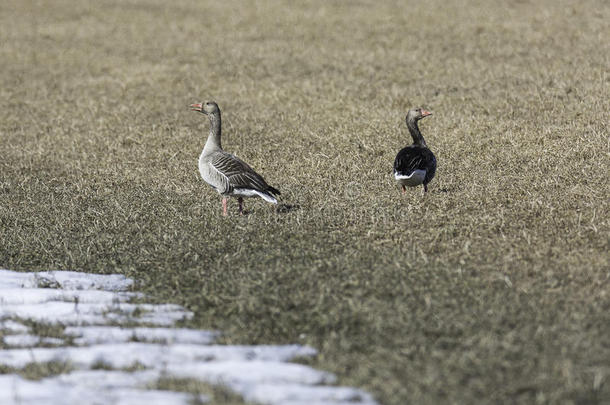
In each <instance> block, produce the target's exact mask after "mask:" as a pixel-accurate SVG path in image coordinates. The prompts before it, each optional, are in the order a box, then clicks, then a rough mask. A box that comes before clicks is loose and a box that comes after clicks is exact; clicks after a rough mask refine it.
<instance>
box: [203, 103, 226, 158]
mask: <svg viewBox="0 0 610 405" xmlns="http://www.w3.org/2000/svg"><path fill="white" fill-rule="evenodd" d="M209 118H210V132H209V135H208V140H207V141H206V143H205V148H204V150H213V149H222V146H221V144H220V131H221V126H220V112H218V113H216V114H210V115H209Z"/></svg>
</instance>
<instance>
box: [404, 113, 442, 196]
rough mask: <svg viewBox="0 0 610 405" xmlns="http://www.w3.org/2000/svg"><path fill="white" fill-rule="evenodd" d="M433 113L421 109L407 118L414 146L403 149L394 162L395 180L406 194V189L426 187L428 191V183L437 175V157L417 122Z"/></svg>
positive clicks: (425, 189) (425, 190)
mask: <svg viewBox="0 0 610 405" xmlns="http://www.w3.org/2000/svg"><path fill="white" fill-rule="evenodd" d="M431 114H432V113H431V112H429V111H426V110H423V109H421V108H414V109H412V110H409V112H408V113H407V117H406V122H407V128H408V129H409V133H410V134H411V137H412V138H413V144H411V145H409V146H406V147H405V148H403V149H401V150H400V152H398V154H397V155H396V159H395V160H394V178H395V179H396V181H397V182H398V184H400V186H401V187H402V192H403V193H405V192H406V187H416V186H419V185H421V184H423V186H424V193H425V192H427V191H428V183H429V182H430V181H431V180H432V178H433V177H434V174H435V173H436V157H435V156H434V154H433V153H432V151H431V150H430V149H429V148H428V145H426V141H425V140H424V137H423V136H422V134H421V132H420V130H419V127H418V125H417V122H418V121H419V120H421V119H422V118H424V117H427V116H428V115H431Z"/></svg>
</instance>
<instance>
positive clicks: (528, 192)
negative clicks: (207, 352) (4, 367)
mask: <svg viewBox="0 0 610 405" xmlns="http://www.w3.org/2000/svg"><path fill="white" fill-rule="evenodd" d="M608 21H610V8H609V7H608V5H607V3H606V2H605V1H603V0H598V1H594V0H591V1H588V0H585V1H581V2H578V3H575V2H570V1H550V0H549V1H546V0H542V1H537V2H533V1H527V0H523V1H489V2H479V1H471V2H468V3H467V4H463V2H457V1H447V2H444V1H443V2H441V1H429V2H421V1H420V2H408V3H404V2H390V1H388V2H382V3H380V2H369V1H354V2H339V1H333V2H314V1H307V2H301V3H299V4H293V3H292V2H281V1H268V2H267V1H266V2H259V3H256V4H254V3H252V4H250V3H248V4H244V3H235V4H229V3H227V2H194V1H176V2H166V1H160V0H149V1H144V0H132V1H111V0H102V1H96V2H94V3H89V2H71V1H54V2H52V3H42V2H37V1H24V2H18V1H13V0H9V1H4V2H2V4H1V5H0V35H1V36H0V38H2V42H1V43H0V71H1V72H2V73H1V74H0V89H1V90H0V91H1V92H2V97H0V136H1V141H2V143H1V144H0V148H1V149H0V151H1V152H2V160H1V161H0V238H1V243H0V265H1V266H3V267H8V268H14V269H28V270H32V269H49V268H61V269H77V270H83V271H95V272H103V273H108V272H121V273H124V274H126V275H128V276H130V277H134V278H136V279H137V280H139V281H141V282H142V284H143V286H144V288H145V291H146V292H147V293H148V294H151V295H153V296H154V297H156V298H157V299H158V300H160V301H161V300H163V301H167V300H172V301H174V302H177V303H180V304H183V305H186V306H187V307H189V308H190V309H192V310H194V311H195V312H196V317H195V319H194V320H193V321H192V325H193V326H197V327H206V328H220V329H222V330H224V331H226V332H227V335H226V340H227V341H229V342H246V343H253V342H301V343H305V344H310V345H313V346H315V347H317V348H318V349H319V350H320V355H319V357H318V358H317V359H316V361H315V362H314V365H315V366H316V367H319V368H323V369H326V370H330V371H332V372H335V373H337V374H338V376H339V377H340V383H341V384H349V385H356V386H359V387H362V388H364V389H366V390H369V391H370V392H372V393H373V394H374V395H375V396H376V398H377V399H378V400H379V401H380V402H381V403H382V404H405V403H413V404H422V403H423V404H426V403H429V404H438V403H471V404H475V403H481V404H487V403H516V402H519V403H539V404H544V403H553V404H556V403H566V404H585V403H587V404H588V403H608V398H610V388H609V386H610V385H609V384H608V377H607V376H608V374H609V373H610V360H609V359H610V346H609V344H608V335H609V334H610V327H609V325H610V315H609V314H610V301H609V297H608V291H609V288H608V281H609V276H610V273H609V270H608V269H609V267H610V266H609V260H608V259H609V255H608V251H609V237H608V235H609V231H610V229H609V224H610V219H609V215H608V212H609V204H608V202H609V201H610V198H609V197H610V192H609V191H610V190H609V181H608V173H609V172H610V170H609V169H610V167H609V166H610V165H609V161H610V160H609V157H610V155H609V141H608V139H609V137H608V128H607V121H608V117H609V116H610V104H609V103H608V99H609V95H610V76H609V75H608V66H609V57H608V55H610V45H609V44H610V41H608V40H607V39H608V38H610V28H609V26H608V23H607V22H608ZM211 99H213V100H215V101H217V102H218V103H219V105H220V107H221V109H222V111H223V122H224V134H225V136H224V138H223V141H224V146H225V148H226V149H227V150H229V151H231V152H235V153H236V154H237V155H238V156H240V157H241V158H243V159H244V160H246V161H248V162H249V163H251V164H252V166H253V167H255V168H256V169H257V170H258V171H260V172H261V173H262V174H264V175H265V177H266V179H267V180H268V181H269V183H270V184H272V185H273V186H275V187H277V188H279V189H280V190H281V191H282V193H283V194H282V202H283V203H286V204H294V205H296V206H298V207H299V209H296V210H292V211H289V212H286V213H276V212H275V211H274V210H273V209H272V208H271V207H270V206H268V205H266V204H265V203H263V202H258V201H256V202H255V201H248V203H247V207H248V209H249V210H250V215H248V216H246V217H238V216H237V215H235V212H236V205H235V203H234V204H233V205H232V206H231V209H232V210H233V215H231V216H230V217H229V218H222V217H221V216H220V215H219V214H220V198H219V196H218V195H216V194H215V193H214V192H213V191H212V190H211V189H209V187H207V186H206V185H205V184H203V182H202V181H201V179H200V178H199V175H198V172H197V166H196V161H197V156H198V154H199V152H200V150H201V148H202V146H203V143H204V141H205V133H206V131H207V122H206V121H205V120H204V119H203V117H202V116H200V115H198V114H195V113H191V112H189V111H188V105H189V104H190V103H192V102H198V101H202V100H203V101H205V100H211ZM417 105H421V106H423V107H426V108H429V109H430V110H432V111H433V112H434V115H433V116H432V117H429V118H426V119H425V120H424V121H422V124H421V128H422V131H423V134H424V136H426V140H427V141H428V144H429V145H430V147H431V148H432V149H433V151H434V152H435V153H436V155H437V159H438V162H439V167H438V171H437V177H436V178H435V179H434V181H433V182H432V183H431V185H430V189H431V192H430V193H429V195H427V196H426V197H425V198H422V196H421V194H420V191H419V190H410V192H409V193H408V195H407V196H402V195H401V194H400V192H399V190H398V187H397V186H396V185H395V184H393V179H392V177H391V167H392V162H393V159H394V156H395V153H396V152H397V151H398V149H399V148H400V147H402V146H404V144H405V143H407V142H408V141H409V139H408V135H407V132H406V128H405V126H404V122H403V118H404V115H405V113H406V110H407V109H408V108H410V107H413V106H417Z"/></svg>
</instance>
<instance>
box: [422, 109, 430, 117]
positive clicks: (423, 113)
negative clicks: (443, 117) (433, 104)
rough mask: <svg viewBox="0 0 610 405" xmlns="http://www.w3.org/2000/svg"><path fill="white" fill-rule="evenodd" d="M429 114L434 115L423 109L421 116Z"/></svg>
mask: <svg viewBox="0 0 610 405" xmlns="http://www.w3.org/2000/svg"><path fill="white" fill-rule="evenodd" d="M428 115H432V113H431V112H430V111H426V110H421V116H422V118H423V117H427V116H428Z"/></svg>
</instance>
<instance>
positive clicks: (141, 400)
mask: <svg viewBox="0 0 610 405" xmlns="http://www.w3.org/2000/svg"><path fill="white" fill-rule="evenodd" d="M133 284H134V283H133V281H132V280H130V279H127V278H125V277H124V276H121V275H116V274H115V275H97V274H86V273H78V272H63V271H51V272H40V273H19V272H14V271H8V270H0V336H2V343H3V344H4V347H5V349H3V350H0V366H6V367H13V368H15V369H18V370H19V369H22V368H24V367H25V366H26V365H28V364H30V363H46V362H62V363H67V364H68V365H70V368H71V369H72V370H73V371H71V372H68V373H65V374H61V375H57V376H52V377H47V378H43V379H41V380H39V381H31V380H26V379H24V378H23V377H21V376H19V375H16V374H4V375H0V403H1V404H38V403H45V404H52V405H54V404H65V403H82V404H122V405H135V404H143V405H150V404H157V403H158V404H166V403H171V404H188V403H192V402H193V401H195V400H197V399H198V400H199V401H201V402H205V401H207V400H208V399H207V398H206V397H204V396H199V397H197V398H196V397H195V396H193V395H192V394H188V393H181V392H170V391H160V390H154V389H150V387H152V386H154V385H155V383H156V381H157V380H158V379H159V378H161V377H170V378H172V377H173V378H189V379H196V380H200V381H203V382H206V383H210V384H223V385H225V386H227V387H229V388H230V389H232V390H234V391H235V392H237V393H239V394H240V395H242V396H243V397H244V399H245V400H247V401H253V402H258V403H261V404H269V405H280V404H281V405H305V404H313V405H338V404H345V405H347V404H352V405H358V404H360V405H364V404H366V405H374V404H376V403H375V401H374V400H373V398H372V397H371V396H370V395H369V394H368V393H366V392H363V391H362V390H359V389H355V388H350V387H338V386H334V385H331V384H334V383H335V381H336V378H335V376H334V375H333V374H331V373H328V372H324V371H319V370H315V369H313V368H311V367H309V366H306V365H302V364H295V363H290V361H291V360H292V359H295V358H298V357H308V356H314V355H315V354H316V351H315V349H313V348H311V347H307V346H301V345H257V346H246V345H220V344H214V341H215V339H216V338H217V337H218V336H219V335H220V333H218V332H215V331H205V330H193V329H184V328H175V327H173V326H174V325H175V323H176V322H177V321H180V320H182V319H189V318H190V317H192V316H193V314H192V313H191V312H189V311H187V310H185V309H184V308H183V307H181V306H178V305H172V304H163V305H153V304H147V303H134V302H133V299H134V298H138V299H139V301H141V299H143V298H145V297H144V296H143V295H142V294H140V293H137V292H133V291H129V290H130V289H131V288H133ZM20 320H29V321H37V322H42V323H45V324H59V325H61V326H64V329H63V335H64V337H63V338H58V337H48V336H37V335H34V334H32V332H31V331H30V328H29V327H28V326H26V325H24V324H23V323H21V322H20ZM143 324H145V325H151V326H133V325H143ZM68 345H69V346H68ZM41 346H59V347H41ZM7 347H8V348H7ZM133 366H138V371H133V372H129V371H124V370H125V369H129V368H130V367H133ZM100 367H102V368H103V369H100ZM142 368H144V370H142Z"/></svg>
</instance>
